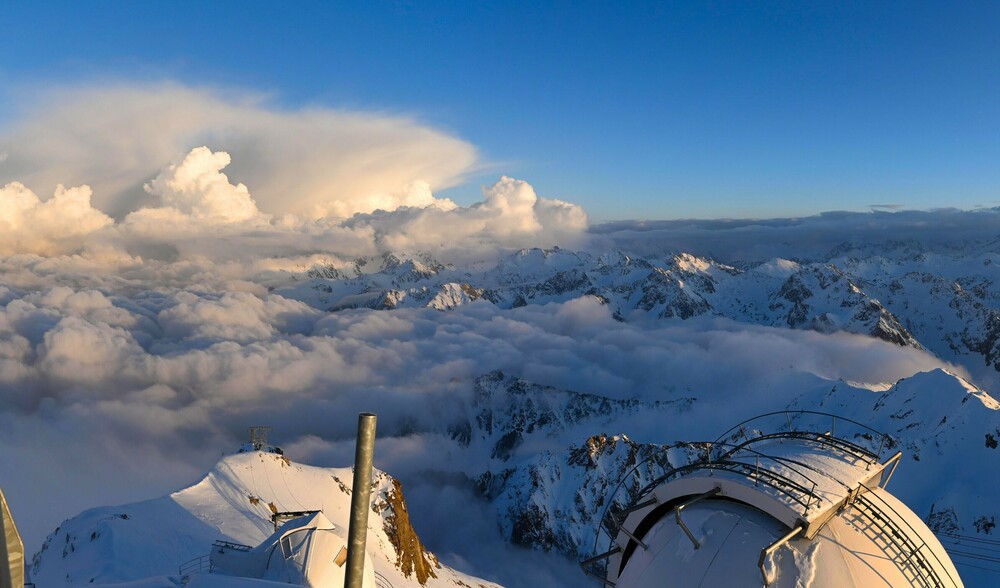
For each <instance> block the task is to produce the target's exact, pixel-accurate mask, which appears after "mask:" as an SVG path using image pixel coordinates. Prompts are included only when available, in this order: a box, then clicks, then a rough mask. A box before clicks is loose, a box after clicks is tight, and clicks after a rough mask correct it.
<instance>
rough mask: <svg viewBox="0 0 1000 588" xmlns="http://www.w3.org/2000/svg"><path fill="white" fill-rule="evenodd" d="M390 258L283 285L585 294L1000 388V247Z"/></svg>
mask: <svg viewBox="0 0 1000 588" xmlns="http://www.w3.org/2000/svg"><path fill="white" fill-rule="evenodd" d="M403 259H404V258H403V257H400V256H397V255H392V254H386V255H384V256H382V257H380V258H373V259H369V258H362V259H357V260H353V261H351V262H343V263H339V262H330V264H329V265H327V266H322V267H314V268H309V269H307V270H305V271H303V272H302V273H300V274H298V275H295V276H293V282H292V283H291V284H285V285H283V286H280V287H279V288H277V289H276V292H278V293H280V294H281V295H282V296H285V297H288V298H294V299H298V300H302V301H304V302H306V303H308V304H310V305H312V306H314V307H316V308H320V309H324V310H333V311H336V310H340V309H345V308H359V307H362V308H372V309H395V308H412V307H430V308H436V309H439V310H448V309H452V308H455V307H457V306H460V305H463V304H468V303H470V302H473V301H476V300H480V299H482V300H486V301H489V302H490V303H492V304H495V305H497V306H498V307H500V308H516V307H519V306H524V305H528V304H545V303H548V302H565V301H567V300H571V299H574V298H578V297H580V296H584V295H590V296H596V297H598V298H599V299H600V300H602V301H603V302H604V303H606V304H608V305H609V306H610V307H611V308H612V309H613V312H614V315H615V316H616V317H618V318H620V319H621V320H648V319H650V318H658V319H663V318H680V319H689V318H692V317H696V316H703V315H709V316H721V317H726V318H729V319H732V320H735V321H739V322H745V323H751V324H757V325H768V326H787V327H791V328H795V329H812V330H817V331H821V332H835V331H845V332H849V333H857V334H864V335H870V336H873V337H877V338H879V339H882V340H885V341H889V342H892V343H896V344H898V345H907V346H912V347H915V348H927V349H929V350H931V351H932V352H934V353H935V354H936V355H938V356H939V357H942V358H943V359H945V360H948V361H953V362H956V363H958V364H960V365H962V366H963V367H965V368H967V369H969V370H970V372H971V373H973V374H974V375H975V376H976V378H977V380H978V381H980V382H981V383H982V384H983V385H986V386H989V387H993V386H994V385H995V384H1000V285H998V284H997V281H996V277H997V275H998V274H997V272H998V271H1000V270H998V269H997V268H1000V265H998V264H1000V245H998V244H997V243H995V242H990V243H985V244H970V245H967V246H965V247H962V248H958V249H955V250H949V251H945V252H930V251H928V250H926V249H925V248H924V247H923V246H921V245H919V244H916V243H898V242H888V243H885V244H883V245H882V246H878V247H859V246H852V245H843V246H841V247H838V248H835V249H834V250H832V251H830V252H829V253H828V254H827V255H825V256H822V257H821V258H818V259H812V260H798V261H791V260H785V259H773V260H770V261H768V262H765V263H760V262H754V263H750V264H740V265H742V266H743V267H734V266H733V265H727V264H724V263H720V262H718V261H714V260H712V259H709V258H701V257H696V256H694V255H691V254H687V253H680V254H674V255H668V256H666V257H658V258H648V257H647V258H643V257H635V256H631V255H628V254H626V253H624V252H621V251H610V252H605V253H602V254H598V255H595V254H591V253H588V252H583V251H569V250H565V249H558V248H556V249H551V250H542V249H528V250H521V251H519V252H517V253H514V254H512V255H509V256H507V257H503V258H501V259H500V260H498V261H496V262H494V263H480V264H473V265H469V266H464V267H456V266H448V265H445V264H442V263H438V262H436V261H434V260H433V259H432V258H431V257H430V256H428V255H426V254H424V255H414V256H411V257H409V258H405V259H406V260H405V261H403Z"/></svg>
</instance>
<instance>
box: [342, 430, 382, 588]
mask: <svg viewBox="0 0 1000 588" xmlns="http://www.w3.org/2000/svg"><path fill="white" fill-rule="evenodd" d="M375 420H376V417H375V415H374V414H372V413H370V412H363V413H361V414H359V415H358V440H357V445H356V446H355V449H354V485H353V486H351V524H350V526H349V527H348V528H347V575H346V576H345V578H344V588H363V586H364V581H365V542H366V541H367V539H368V507H369V506H370V505H371V494H372V463H373V462H374V461H375Z"/></svg>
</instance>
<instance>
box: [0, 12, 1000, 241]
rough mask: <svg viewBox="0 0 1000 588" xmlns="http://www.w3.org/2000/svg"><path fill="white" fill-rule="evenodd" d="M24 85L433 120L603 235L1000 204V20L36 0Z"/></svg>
mask: <svg viewBox="0 0 1000 588" xmlns="http://www.w3.org/2000/svg"><path fill="white" fill-rule="evenodd" d="M0 25H2V30H3V50H2V54H0V84H16V83H18V82H24V81H27V82H32V83H37V82H42V83H48V82H64V81H87V80H89V79H101V78H114V79H126V80H129V79H136V80H162V79H175V80H180V81H183V82H187V83H193V84H221V85H227V86H238V87H243V88H247V89H250V90H254V91H264V92H268V93H272V94H273V95H274V96H275V97H276V100H278V101H279V103H280V104H281V105H282V106H284V107H288V108H297V107H300V106H303V105H323V106H332V107H347V108H358V109H366V110H368V109H373V110H381V111H390V112H401V113H407V114H412V115H416V116H417V117H419V118H421V119H423V120H425V121H428V122H429V123H431V124H433V125H435V126H437V127H440V128H444V129H447V130H448V131H449V132H451V133H454V134H456V135H457V136H459V137H462V138H464V139H466V140H468V141H470V142H471V143H473V144H475V145H476V146H477V147H478V148H479V149H480V150H481V151H482V153H483V155H484V158H485V159H486V160H487V161H488V162H491V163H495V164H496V165H495V166H494V167H493V168H492V169H491V170H490V172H489V173H488V174H485V173H484V174H483V175H482V176H479V177H474V178H472V179H471V181H470V182H469V183H468V184H466V185H463V186H459V187H457V188H452V189H450V190H448V191H447V192H446V193H445V195H447V196H450V197H451V198H453V199H455V200H457V201H459V202H461V203H468V202H471V201H474V200H476V199H478V197H479V193H478V186H479V184H480V183H492V181H493V179H495V177H496V176H497V175H498V174H499V173H506V174H508V175H513V176H516V177H519V178H522V179H525V180H528V181H529V182H531V183H532V184H533V185H534V186H535V187H536V189H537V190H538V192H539V193H540V194H542V195H545V196H549V197H554V198H561V199H564V200H570V201H573V202H577V203H579V204H582V205H583V206H584V207H585V208H586V209H587V210H588V212H590V214H591V216H592V218H593V219H594V220H598V221H600V220H610V219H623V218H677V217H731V216H754V217H764V216H778V215H801V214H808V213H813V212H818V211H822V210H834V209H847V210H865V209H867V206H868V205H870V204H903V205H906V206H907V207H909V208H932V207H942V206H957V207H962V208H972V207H975V206H997V205H998V204H1000V2H996V1H986V0H984V1H981V2H940V3H926V2H867V1H866V2H847V3H842V2H816V3H805V2H787V3H763V2H694V1H691V2H668V3H656V4H654V3H639V2H632V3H629V2H586V3H581V4H579V5H577V3H569V2H560V3H544V5H543V3H541V2H497V3H485V2H462V1H455V2H424V1H415V0H414V1H412V2H328V3H319V2H317V3H311V2H267V3H264V2H246V1H244V2H207V1H204V0H203V1H198V2H146V1H134V2H124V1H121V2H111V1H89V2H52V1H47V2H33V1H31V2H29V1H21V0H5V1H4V2H3V4H2V5H0Z"/></svg>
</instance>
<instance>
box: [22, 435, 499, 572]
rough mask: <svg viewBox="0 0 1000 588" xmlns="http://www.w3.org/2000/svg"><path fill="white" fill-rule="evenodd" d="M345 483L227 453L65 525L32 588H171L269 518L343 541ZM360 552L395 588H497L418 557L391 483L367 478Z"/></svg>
mask: <svg viewBox="0 0 1000 588" xmlns="http://www.w3.org/2000/svg"><path fill="white" fill-rule="evenodd" d="M352 480H353V474H352V470H351V468H339V469H338V468H317V467H310V466H306V465H301V464H298V463H295V462H292V461H291V460H289V459H288V458H287V457H284V456H283V455H278V454H275V453H270V452H261V451H250V452H243V453H237V454H234V455H230V456H228V457H224V458H223V459H222V460H221V461H219V463H218V464H217V465H216V466H215V468H214V469H213V470H212V471H211V472H209V474H208V475H207V476H205V478H204V479H202V480H201V481H200V482H198V483H196V484H194V485H193V486H191V487H189V488H185V489H183V490H180V491H179V492H175V493H173V494H171V495H169V496H164V497H161V498H155V499H152V500H147V501H145V502H138V503H134V504H125V505H121V506H114V507H102V508H95V509H91V510H88V511H86V512H84V513H81V514H80V515H79V516H76V517H74V518H72V519H70V520H68V521H65V522H64V523H63V524H62V525H60V526H59V528H58V529H56V530H55V531H54V532H53V533H52V534H51V535H49V537H48V538H47V539H46V540H45V544H44V545H43V546H42V549H41V551H39V552H38V553H37V554H36V555H35V557H34V559H33V561H32V563H31V568H30V572H31V576H32V578H33V579H34V581H35V583H36V584H37V585H38V586H75V585H101V584H112V583H115V584H117V583H123V582H136V583H137V584H136V585H140V584H141V586H144V587H151V586H177V585H179V584H180V583H181V582H183V580H184V578H183V576H182V574H181V573H180V572H179V567H180V566H182V564H184V563H186V562H189V561H190V560H192V559H194V558H198V557H199V556H203V555H207V554H208V552H209V550H210V549H211V545H212V543H213V542H214V541H216V540H223V541H230V542H233V543H239V544H243V545H257V544H258V543H260V542H261V541H262V540H263V539H265V538H266V537H267V536H268V535H270V534H271V533H272V532H273V531H274V527H273V526H272V523H271V515H272V513H275V512H285V511H304V510H322V511H323V513H324V514H325V515H327V517H328V518H329V519H330V520H331V522H333V523H334V525H336V526H337V527H338V528H339V529H340V530H341V533H342V536H343V537H344V538H346V536H347V526H348V521H349V520H350V506H351V482H352ZM367 549H368V552H369V553H370V554H371V556H372V558H373V563H374V566H375V569H376V571H377V572H378V573H379V574H380V575H381V576H383V577H384V578H386V579H388V580H389V582H390V583H391V585H392V586H394V587H397V588H402V587H406V586H427V587H434V586H463V585H464V586H469V585H474V586H483V587H485V588H491V587H492V588H497V587H496V585H495V584H492V583H490V582H486V581H484V580H480V579H478V578H474V577H471V576H468V575H466V574H462V573H460V572H457V571H455V570H453V569H451V568H449V567H448V566H446V565H443V564H441V563H440V562H439V561H438V559H437V558H436V557H435V556H434V554H432V553H430V552H429V551H427V550H426V549H425V548H424V546H423V544H422V543H421V541H420V538H419V537H418V535H417V533H416V531H415V530H414V529H413V526H412V525H411V524H410V519H409V513H408V512H407V506H406V500H405V498H404V497H403V491H402V487H401V485H400V483H399V481H398V480H396V479H395V478H393V477H392V476H390V475H388V474H386V473H384V472H380V471H377V470H376V472H375V476H374V481H373V490H372V502H371V513H370V514H369V524H368V544H367ZM140 581H142V582H140Z"/></svg>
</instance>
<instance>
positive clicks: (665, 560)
mask: <svg viewBox="0 0 1000 588" xmlns="http://www.w3.org/2000/svg"><path fill="white" fill-rule="evenodd" d="M794 414H797V415H801V414H803V413H794ZM809 414H816V413H809ZM781 415H782V418H783V419H784V418H786V415H785V413H781ZM768 416H769V415H768ZM826 416H827V418H829V416H828V415H826ZM788 422H789V425H788V427H787V429H786V430H785V431H783V432H778V433H764V432H762V431H761V430H760V429H759V428H754V427H745V426H742V425H741V426H739V429H738V430H737V431H736V433H735V434H733V435H729V434H727V436H723V437H722V438H721V439H720V440H719V441H716V442H714V443H712V444H706V446H710V447H709V449H708V451H707V454H706V459H705V460H704V461H701V462H698V463H695V464H691V465H689V466H685V467H682V468H678V469H676V470H673V471H671V472H669V473H668V474H666V475H665V476H663V477H662V478H660V479H659V480H657V481H655V482H653V483H652V484H649V485H648V486H647V487H645V488H644V489H643V490H641V491H640V492H639V493H638V494H637V495H636V496H635V497H633V499H632V500H631V503H630V504H629V506H628V507H627V508H626V509H625V510H624V511H623V513H622V514H621V515H620V516H619V517H618V519H617V520H618V521H619V522H617V523H616V524H615V525H613V527H612V529H611V530H610V531H611V532H610V535H611V536H612V538H613V539H612V544H611V548H610V549H609V551H608V552H607V553H604V554H602V555H601V556H598V557H597V558H595V559H594V560H590V561H589V562H585V566H587V565H590V564H592V563H595V562H596V563H601V562H604V563H605V564H606V570H605V572H604V580H605V583H606V584H607V585H608V586H615V587H616V588H668V587H671V586H678V587H685V588H690V587H698V586H704V587H716V586H725V587H727V588H742V587H747V588H749V587H753V588H760V587H761V586H762V585H764V586H769V587H775V588H796V587H798V586H809V587H810V588H846V587H852V586H853V587H864V588H877V587H879V586H883V587H893V588H898V587H902V586H920V587H930V586H934V587H946V588H950V587H954V586H962V585H963V584H962V581H961V579H960V578H959V575H958V572H957V571H956V569H955V566H954V565H953V564H952V562H951V560H950V558H949V557H948V554H947V553H946V552H945V550H944V548H943V547H942V545H941V543H940V542H939V541H938V540H937V538H936V537H935V536H934V534H933V533H932V532H931V530H930V529H929V528H927V526H926V525H925V524H924V522H923V521H922V520H921V519H920V517H918V516H917V515H916V514H914V513H913V512H912V511H911V510H910V509H909V508H907V507H906V505H904V504H903V503H901V502H900V501H899V500H897V499H896V498H895V497H893V496H892V495H891V494H890V493H889V492H888V491H886V490H885V488H884V486H885V484H886V483H888V481H889V478H890V477H891V475H892V472H893V470H894V468H895V467H896V465H897V464H898V461H899V458H900V456H901V453H896V454H895V455H893V456H892V457H890V458H889V459H888V460H885V461H881V459H880V458H881V456H880V454H881V452H882V450H883V447H884V446H885V444H886V443H885V440H886V439H887V438H886V437H882V436H881V434H878V433H875V434H874V435H873V434H871V433H872V432H871V431H870V430H868V431H861V432H860V433H857V434H854V435H851V434H844V435H842V436H840V437H837V436H834V435H833V434H831V433H830V432H828V431H822V432H818V433H817V432H809V431H805V430H803V429H802V428H797V427H794V426H793V425H792V423H791V421H790V420H789V421H788ZM850 425H856V423H852V422H851V421H845V420H843V419H840V420H839V421H838V422H837V424H836V425H835V426H833V427H830V429H832V430H836V429H837V428H838V427H840V428H841V429H844V428H848V427H849V426H850ZM859 426H860V425H859ZM734 430H736V429H734ZM865 441H874V442H875V445H876V446H878V447H879V449H878V450H877V451H876V450H875V449H870V448H867V446H866V443H865ZM586 569H587V568H586V567H585V570H586ZM591 573H592V572H591Z"/></svg>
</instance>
